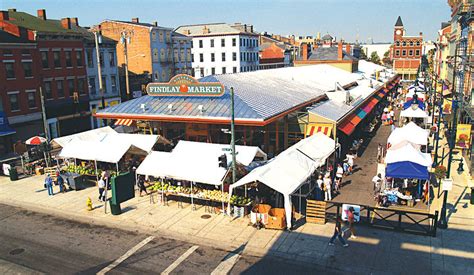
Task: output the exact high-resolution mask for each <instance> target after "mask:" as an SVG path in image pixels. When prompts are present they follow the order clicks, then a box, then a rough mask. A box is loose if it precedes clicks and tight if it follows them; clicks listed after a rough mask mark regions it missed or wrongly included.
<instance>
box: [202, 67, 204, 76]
mask: <svg viewBox="0 0 474 275" xmlns="http://www.w3.org/2000/svg"><path fill="white" fill-rule="evenodd" d="M201 76H204V68H201Z"/></svg>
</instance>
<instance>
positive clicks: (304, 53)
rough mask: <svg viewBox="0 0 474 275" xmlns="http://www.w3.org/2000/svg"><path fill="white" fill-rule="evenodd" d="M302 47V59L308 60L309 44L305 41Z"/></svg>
mask: <svg viewBox="0 0 474 275" xmlns="http://www.w3.org/2000/svg"><path fill="white" fill-rule="evenodd" d="M301 46H302V49H301V59H302V60H308V44H306V43H303V44H302V45H301Z"/></svg>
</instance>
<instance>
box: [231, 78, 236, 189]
mask: <svg viewBox="0 0 474 275" xmlns="http://www.w3.org/2000/svg"><path fill="white" fill-rule="evenodd" d="M230 112H231V117H230V118H231V119H230V133H231V138H230V144H231V147H232V184H234V183H235V182H236V176H237V175H236V172H237V169H236V166H235V162H236V158H235V129H234V126H235V112H234V87H230Z"/></svg>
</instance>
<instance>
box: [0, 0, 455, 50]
mask: <svg viewBox="0 0 474 275" xmlns="http://www.w3.org/2000/svg"><path fill="white" fill-rule="evenodd" d="M447 2H448V1H447V0H293V1H292V0H200V1H198V0H41V1H40V0H0V9H1V10H6V9H9V8H16V9H17V11H23V12H27V13H31V14H33V15H36V10H38V9H46V15H47V17H48V18H52V19H60V18H64V17H78V18H79V24H80V25H81V26H91V25H95V24H98V23H100V22H101V21H102V20H104V19H117V20H128V21H129V20H131V18H133V17H138V18H140V22H153V21H158V24H159V25H160V26H164V27H171V28H174V27H178V26H180V25H188V24H202V23H215V22H226V23H235V22H240V23H246V24H253V25H254V29H255V30H256V31H258V32H264V31H266V32H268V33H274V34H281V35H289V34H294V35H313V36H315V35H316V34H317V33H318V32H320V33H321V36H322V35H324V34H326V33H329V34H331V35H332V36H334V37H336V38H337V39H338V40H339V39H344V40H346V41H350V42H353V41H355V40H356V39H358V40H359V41H360V42H362V43H364V42H366V41H369V39H372V40H373V41H374V42H391V41H392V39H393V26H394V25H395V22H396V20H397V17H398V16H399V15H400V16H401V17H402V21H403V24H404V26H405V29H406V33H407V35H417V34H418V33H419V32H423V36H424V38H425V40H435V39H436V36H437V31H438V29H439V28H440V26H441V22H444V21H448V20H449V19H450V14H451V11H450V7H449V6H448V4H447Z"/></svg>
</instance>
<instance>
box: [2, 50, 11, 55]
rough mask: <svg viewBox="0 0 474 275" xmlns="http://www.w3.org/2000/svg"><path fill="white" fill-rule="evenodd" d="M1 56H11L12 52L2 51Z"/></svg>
mask: <svg viewBox="0 0 474 275" xmlns="http://www.w3.org/2000/svg"><path fill="white" fill-rule="evenodd" d="M3 56H13V52H12V51H11V50H3Z"/></svg>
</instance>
